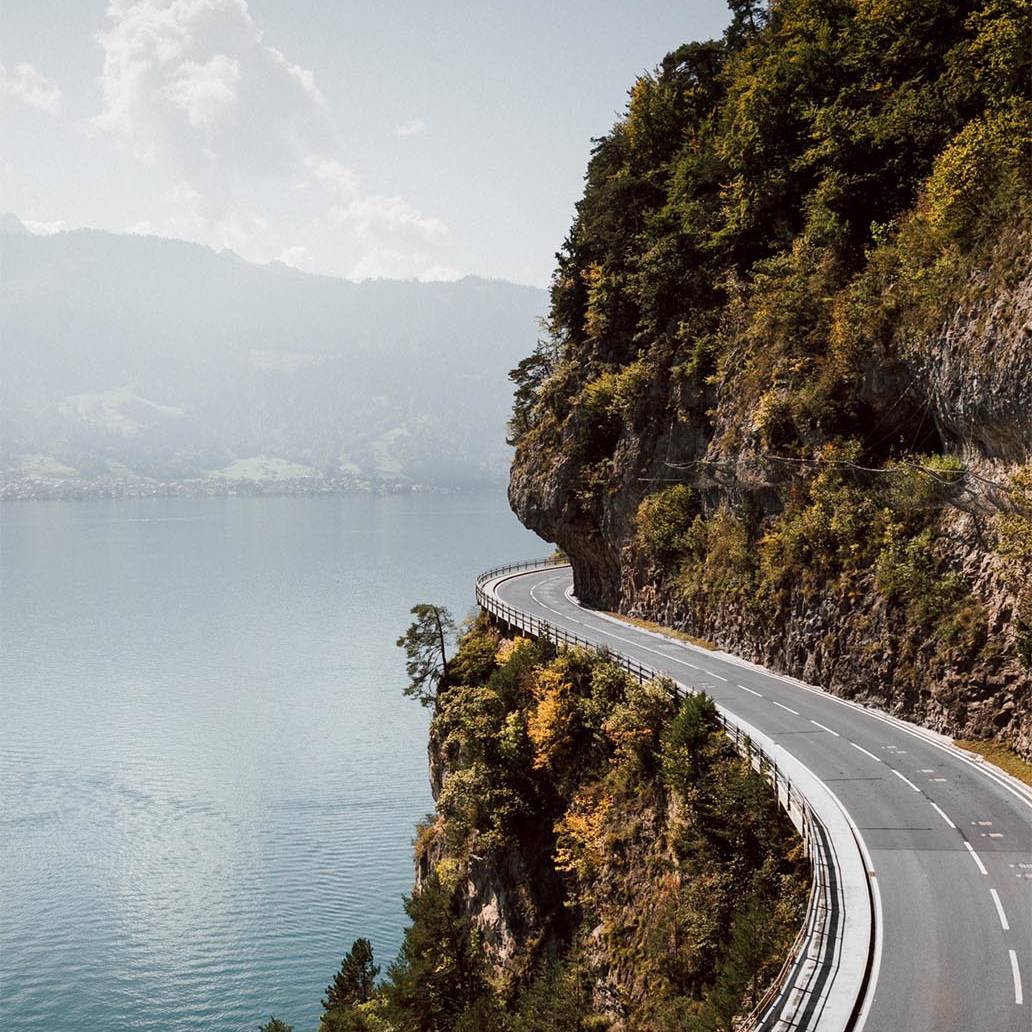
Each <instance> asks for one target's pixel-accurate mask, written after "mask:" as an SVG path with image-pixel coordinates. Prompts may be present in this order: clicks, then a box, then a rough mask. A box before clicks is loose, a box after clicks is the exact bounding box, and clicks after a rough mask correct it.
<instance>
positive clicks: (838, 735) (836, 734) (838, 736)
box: [810, 720, 842, 738]
mask: <svg viewBox="0 0 1032 1032" xmlns="http://www.w3.org/2000/svg"><path fill="white" fill-rule="evenodd" d="M810 723H811V724H813V725H815V726H816V727H819V728H820V729H821V730H822V731H827V732H828V734H829V735H834V736H835V737H836V738H841V737H842V736H841V735H840V734H839V733H838V732H837V731H832V730H831V728H830V727H825V726H824V725H823V724H822V723H821V722H820V721H819V720H811V721H810Z"/></svg>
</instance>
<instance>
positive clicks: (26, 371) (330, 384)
mask: <svg viewBox="0 0 1032 1032" xmlns="http://www.w3.org/2000/svg"><path fill="white" fill-rule="evenodd" d="M545 305H546V301H545V293H544V291H541V290H538V289H536V288H531V287H520V286H515V285H513V284H510V283H504V282H498V281H485V280H480V279H475V278H466V279H464V280H461V281H459V282H456V283H415V282H396V281H372V282H366V283H351V282H347V281H344V280H338V279H332V278H328V277H321V276H311V275H307V274H305V273H302V272H298V271H297V270H295V269H292V268H289V267H288V266H285V265H282V264H280V263H278V262H273V263H271V264H270V265H266V266H257V265H251V264H249V263H247V262H245V261H243V260H242V259H240V258H239V257H238V256H236V255H234V254H232V253H231V252H222V253H220V254H216V253H214V252H213V251H211V250H209V249H207V248H204V247H200V246H198V245H195V244H188V243H183V242H180V241H173V240H162V239H158V238H153V237H138V236H118V235H113V234H110V233H102V232H96V231H77V232H70V233H60V234H57V235H55V236H48V237H43V236H34V235H32V234H31V233H28V232H27V231H26V230H25V229H24V227H23V226H22V225H21V223H20V222H18V220H17V219H15V218H13V217H11V216H5V217H4V218H3V219H2V220H0V472H2V476H3V479H4V480H5V481H6V487H7V493H8V494H11V493H12V492H14V493H17V492H18V491H21V492H22V493H26V492H25V490H24V486H25V485H26V484H35V485H36V486H37V487H39V486H40V485H42V486H43V487H44V488H45V487H46V486H47V485H48V484H53V483H58V484H60V483H68V482H69V481H75V482H79V483H81V482H82V481H91V482H110V481H112V480H120V481H122V482H123V483H124V482H126V481H131V480H133V478H137V477H144V478H151V479H154V480H157V481H162V482H169V481H195V480H197V479H199V478H203V480H204V482H205V483H206V484H212V483H218V482H220V481H222V482H233V481H240V480H244V481H247V480H264V481H280V482H282V481H284V480H298V479H301V478H306V483H307V484H308V485H309V486H320V485H321V484H322V483H323V482H324V481H329V482H332V483H333V484H335V485H337V486H345V487H347V486H354V487H360V488H379V487H393V486H404V485H415V484H418V485H430V486H464V485H470V484H474V483H478V482H485V481H490V480H494V479H499V478H501V477H503V476H504V474H505V471H506V469H507V465H508V460H509V449H508V448H507V447H506V445H505V443H504V438H505V419H506V415H507V413H508V411H509V409H510V398H511V384H510V383H509V381H508V378H507V372H508V370H509V369H510V368H511V367H512V366H513V365H515V363H516V361H517V360H518V358H519V357H520V356H521V355H523V354H524V353H525V352H526V351H527V348H528V345H529V344H530V343H532V342H533V339H534V334H535V332H536V329H537V327H536V319H537V317H538V316H540V315H541V314H542V312H543V311H544V309H545ZM313 478H314V479H313Z"/></svg>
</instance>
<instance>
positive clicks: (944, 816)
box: [928, 799, 957, 831]
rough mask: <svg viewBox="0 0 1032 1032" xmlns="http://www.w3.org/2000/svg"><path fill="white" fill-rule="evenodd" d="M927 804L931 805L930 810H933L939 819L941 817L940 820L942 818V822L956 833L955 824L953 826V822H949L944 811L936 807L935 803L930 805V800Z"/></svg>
mask: <svg viewBox="0 0 1032 1032" xmlns="http://www.w3.org/2000/svg"><path fill="white" fill-rule="evenodd" d="M928 802H929V803H931V806H932V809H933V810H934V811H935V812H936V813H937V814H938V815H939V816H940V817H941V818H942V819H943V820H944V821H945V822H946V823H947V824H948V825H949V826H950V827H951V828H953V830H954V831H956V830H957V826H956V824H954V823H953V821H951V820H950V819H949V817H947V816H946V811H945V810H944V809H943V808H942V807H941V806H936V804H935V803H932V801H931V799H929V800H928Z"/></svg>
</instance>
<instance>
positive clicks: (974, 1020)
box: [497, 567, 1032, 1032]
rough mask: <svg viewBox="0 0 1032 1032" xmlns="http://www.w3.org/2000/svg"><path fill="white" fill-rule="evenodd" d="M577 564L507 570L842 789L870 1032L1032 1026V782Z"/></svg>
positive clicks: (1020, 1030)
mask: <svg viewBox="0 0 1032 1032" xmlns="http://www.w3.org/2000/svg"><path fill="white" fill-rule="evenodd" d="M571 588H572V573H571V571H570V569H569V568H568V567H564V568H560V569H555V568H552V569H546V570H537V571H534V572H531V573H527V574H523V575H521V576H516V577H513V578H511V579H507V580H505V581H503V582H502V583H501V584H500V585H499V586H498V589H497V593H498V596H499V597H500V598H501V599H502V600H503V601H505V602H506V603H508V604H509V605H510V606H513V607H516V608H518V609H522V610H524V611H526V612H529V613H532V614H533V615H535V616H537V617H538V618H540V619H542V620H546V621H548V622H549V623H551V624H553V625H554V626H557V627H565V628H566V629H567V630H568V631H571V632H573V633H576V634H578V635H580V636H581V637H582V638H586V639H589V640H591V641H595V642H597V643H598V644H604V645H608V646H609V647H610V648H612V649H613V650H614V651H618V652H621V653H624V654H625V655H628V656H630V657H631V658H633V659H635V660H638V661H639V662H641V663H644V664H647V665H649V666H651V667H653V668H655V669H657V670H661V671H663V672H665V673H668V674H669V675H670V676H671V677H673V678H674V679H675V680H677V681H680V682H682V683H684V684H689V685H693V686H695V687H696V688H702V689H704V690H705V691H706V692H708V693H709V694H710V695H712V696H713V697H714V699H716V700H717V701H718V702H719V703H720V704H721V705H722V706H724V707H725V708H726V709H728V710H729V711H731V713H732V714H733V715H736V716H738V717H740V718H741V719H742V720H744V721H746V722H748V723H750V724H752V725H754V726H755V727H757V728H759V729H760V730H762V731H764V732H766V733H767V734H768V735H770V736H771V737H772V738H773V739H774V740H775V741H776V742H778V743H779V744H781V745H782V746H784V747H785V748H786V749H787V750H788V751H789V752H791V753H792V754H793V755H794V756H796V757H797V758H798V759H799V760H800V761H801V762H803V763H804V764H805V765H806V766H807V767H808V768H809V769H810V770H811V771H812V772H813V773H814V774H815V775H816V776H817V777H818V778H820V780H821V781H823V782H824V783H825V784H826V785H827V786H828V787H829V788H830V789H831V791H832V792H834V793H835V795H836V796H837V797H838V799H839V800H840V802H841V803H842V805H843V806H844V807H845V809H846V811H847V812H848V813H849V815H850V816H851V818H852V819H853V821H854V822H855V824H856V826H857V828H858V829H859V833H860V836H861V838H862V840H863V842H864V844H865V846H866V849H867V851H868V852H869V854H870V858H871V863H872V867H873V872H874V877H873V884H874V886H875V889H876V892H875V898H876V927H877V930H878V934H877V948H876V953H875V970H874V975H873V982H872V989H871V991H870V992H869V993H868V997H867V1003H866V1005H865V1012H866V1017H865V1021H864V1023H863V1024H862V1025H860V1026H858V1027H861V1028H863V1029H864V1030H865V1032H1032V793H1027V792H1025V791H1023V790H1022V789H1021V788H1020V787H1018V786H1016V785H1015V784H1014V783H1013V782H1011V781H1010V780H1009V779H1006V778H1001V777H999V776H998V775H997V774H996V772H995V769H994V768H991V767H987V766H986V765H984V764H981V763H979V762H978V761H977V760H974V759H971V758H968V757H967V756H965V755H963V754H961V755H958V750H955V749H954V748H953V747H952V746H950V745H949V744H948V740H947V739H944V738H941V737H940V736H937V735H934V734H932V733H931V732H928V731H924V730H923V729H919V728H917V727H915V726H914V725H911V724H905V723H903V722H901V721H897V720H895V719H894V718H891V717H887V716H886V715H885V714H884V713H882V712H880V711H878V710H875V709H869V708H864V707H861V706H858V705H856V704H855V703H849V702H846V701H843V700H840V699H836V698H835V697H833V696H831V695H827V694H825V693H824V692H821V691H818V690H815V689H813V688H811V687H808V686H804V685H802V684H800V683H799V682H796V681H793V680H791V679H789V678H784V677H781V676H778V675H776V674H771V673H768V672H766V671H763V670H760V669H759V668H757V667H755V666H752V665H749V664H745V663H743V662H740V661H737V660H735V659H734V658H733V657H729V656H726V655H725V654H723V653H711V652H708V651H706V650H704V649H699V648H696V647H694V646H690V645H684V644H681V643H680V642H677V641H672V640H670V639H667V638H663V637H659V636H656V635H653V634H650V633H649V632H647V631H644V630H641V629H639V628H637V627H634V626H632V625H630V624H626V623H621V622H617V621H615V620H613V619H612V618H611V617H606V616H605V615H602V614H599V613H597V612H595V611H593V610H590V609H585V608H582V607H580V606H579V605H577V604H576V603H575V601H574V600H573V599H571V598H570V597H569V595H568V593H567V589H571Z"/></svg>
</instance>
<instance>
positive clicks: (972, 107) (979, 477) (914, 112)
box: [510, 0, 1032, 755]
mask: <svg viewBox="0 0 1032 1032" xmlns="http://www.w3.org/2000/svg"><path fill="white" fill-rule="evenodd" d="M732 6H733V9H735V10H736V17H735V21H734V23H733V24H732V27H731V29H730V30H729V32H728V34H727V36H726V37H725V39H724V40H723V41H720V42H715V43H708V44H692V45H689V46H686V47H682V48H680V49H679V50H677V51H675V52H674V53H672V54H670V55H669V56H668V57H667V58H666V59H665V60H664V62H663V63H662V65H661V67H660V68H659V69H657V71H656V73H655V74H654V75H648V76H643V77H642V78H641V79H639V80H638V82H637V83H636V84H635V85H634V87H633V89H632V91H631V94H630V101H629V104H628V108H627V111H626V114H625V116H624V117H623V118H622V119H621V120H620V121H619V122H618V123H617V125H616V126H615V127H614V128H613V130H612V131H611V132H610V133H609V134H608V135H607V136H606V137H604V138H603V139H601V140H599V141H597V142H596V147H595V151H594V154H593V157H592V160H591V163H590V165H589V168H588V173H587V181H586V188H585V194H584V198H583V200H582V201H581V202H580V204H579V206H578V212H577V217H576V219H575V222H574V225H573V228H572V230H571V232H570V235H569V237H568V239H567V241H566V243H565V245H564V248H563V250H562V252H561V253H560V255H559V264H558V267H557V270H556V273H555V277H554V280H553V284H552V308H551V334H550V337H549V339H548V340H546V341H544V342H543V343H541V344H540V345H539V346H538V348H537V350H536V351H535V352H534V354H533V355H531V356H530V357H529V358H528V359H526V360H525V361H524V362H523V363H521V365H520V366H519V367H518V369H517V370H516V371H515V372H514V374H513V375H514V379H515V381H516V383H517V396H516V405H515V410H514V415H513V420H512V424H511V428H512V435H513V439H514V440H515V442H516V444H517V453H516V459H515V462H514V465H513V470H512V477H511V485H510V498H511V501H512V504H513V506H514V508H515V510H516V512H517V513H518V515H519V516H520V517H521V519H522V520H523V521H524V522H525V523H526V524H527V525H528V526H530V527H532V528H533V529H534V530H536V531H538V532H539V533H541V534H542V535H543V536H544V537H546V538H548V539H549V540H551V541H554V542H556V543H557V544H558V545H559V546H560V547H561V548H562V549H564V551H566V553H567V554H568V555H569V556H570V558H571V560H572V563H573V566H574V573H575V579H576V586H577V591H578V594H579V595H580V597H581V598H582V599H583V600H584V601H586V602H588V603H590V604H593V605H596V606H601V607H605V608H611V609H612V608H619V609H621V610H623V611H625V612H628V613H632V614H635V615H640V616H645V617H648V618H652V619H656V620H659V621H661V622H663V623H666V624H669V625H674V626H678V627H681V628H684V629H687V630H689V631H691V632H692V633H694V634H698V635H702V636H705V637H707V638H710V639H712V640H713V641H715V642H717V643H718V644H720V645H721V646H722V647H724V648H727V649H729V650H731V651H734V652H737V653H739V654H742V655H745V656H747V657H748V658H750V659H753V660H757V661H760V662H763V663H765V664H768V665H770V666H772V667H774V668H776V669H779V670H783V671H787V672H790V673H792V674H795V675H797V676H800V677H803V678H806V679H807V680H810V681H813V682H816V683H819V684H821V685H822V686H824V687H826V688H828V689H830V690H832V691H835V692H838V693H840V694H843V695H846V696H849V697H853V698H859V699H863V700H867V701H871V702H875V703H877V704H879V705H882V706H885V707H886V708H888V709H890V710H892V711H894V712H896V713H899V714H901V715H904V716H907V717H909V718H912V719H916V720H919V721H921V722H924V723H925V724H927V725H929V726H932V727H934V728H937V729H939V730H943V731H946V732H949V733H953V734H956V735H958V736H963V737H967V738H978V737H982V738H987V737H997V738H999V739H1001V740H1003V741H1005V742H1007V743H1009V744H1010V745H1012V746H1013V747H1015V748H1016V749H1018V750H1019V751H1020V752H1023V753H1024V754H1025V755H1030V754H1032V676H1030V666H1032V465H1030V460H1032V331H1030V315H1032V259H1030V241H1032V234H1030V218H1029V211H1030V203H1029V202H1030V180H1029V169H1030V167H1032V166H1030V164H1029V157H1030V154H1032V149H1030V137H1029V126H1030V125H1032V103H1030V101H1029V99H1028V96H1027V92H1026V84H1027V82H1028V75H1029V67H1030V65H1029V39H1028V33H1027V31H1026V30H1027V24H1028V16H1029V5H1028V4H1027V3H1025V2H1007V0H991V2H981V3H978V2H975V3H971V2H968V3H950V2H945V0H942V2H939V0H921V2H919V3H913V4H906V5H896V4H879V3H875V2H872V0H856V2H839V3H823V2H821V3H818V2H816V0H785V2H783V3H781V4H778V5H776V6H774V7H772V8H771V9H770V11H769V12H767V11H766V10H765V9H764V8H761V6H760V5H753V4H749V3H741V4H737V5H732Z"/></svg>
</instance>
